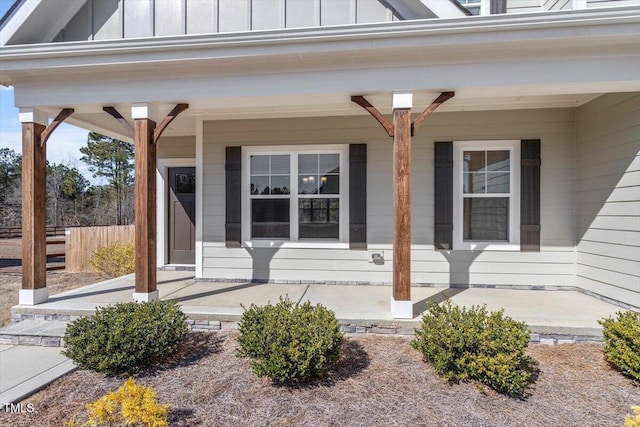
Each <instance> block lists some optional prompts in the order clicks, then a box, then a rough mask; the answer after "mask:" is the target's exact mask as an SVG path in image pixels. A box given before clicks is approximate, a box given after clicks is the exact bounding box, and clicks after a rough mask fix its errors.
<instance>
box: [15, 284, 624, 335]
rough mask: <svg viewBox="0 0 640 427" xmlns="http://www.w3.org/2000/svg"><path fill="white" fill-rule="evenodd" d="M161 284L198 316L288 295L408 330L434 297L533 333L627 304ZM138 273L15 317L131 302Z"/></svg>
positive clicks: (422, 291) (521, 293)
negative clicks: (409, 304) (397, 311)
mask: <svg viewBox="0 0 640 427" xmlns="http://www.w3.org/2000/svg"><path fill="white" fill-rule="evenodd" d="M158 290H159V295H160V298H161V299H163V300H176V301H178V302H179V303H180V304H181V305H182V308H183V311H184V312H185V313H186V314H187V315H188V317H189V318H190V319H194V320H216V321H222V322H235V321H237V320H239V319H240V316H241V315H242V312H243V310H244V309H243V308H242V306H245V307H249V305H251V304H252V303H253V304H257V305H264V304H267V303H269V302H272V303H275V302H277V301H278V300H279V298H280V296H286V295H288V296H289V298H290V299H291V300H293V301H300V302H304V301H307V300H309V301H311V303H313V304H315V303H321V304H323V305H324V306H325V307H327V308H329V309H331V310H333V311H334V312H335V313H336V316H337V317H338V319H339V320H340V321H341V323H343V324H350V325H358V326H378V327H385V326H391V325H395V326H396V327H398V328H402V329H404V330H405V331H406V330H407V329H411V328H413V327H415V326H417V325H418V322H419V320H420V315H421V313H422V312H423V311H424V310H425V309H426V304H427V301H434V302H442V301H444V300H445V298H447V297H448V298H450V299H451V301H452V302H453V303H454V304H457V305H463V306H467V307H469V306H471V305H481V304H486V305H487V308H488V309H489V310H499V309H504V310H505V314H506V315H508V316H511V317H513V318H514V319H516V320H520V321H524V322H526V323H527V325H528V326H529V328H530V329H531V331H532V332H533V333H540V334H558V335H583V336H601V334H602V332H601V331H602V328H601V327H600V325H599V324H598V319H601V318H604V317H608V316H610V315H613V314H615V312H616V311H620V310H622V309H621V308H620V307H618V306H615V305H612V304H609V303H606V302H604V301H601V300H599V299H597V298H594V297H591V296H588V295H585V294H582V293H580V292H577V291H561V290H554V291H545V290H513V289H485V288H433V287H413V288H411V292H412V301H413V307H414V310H413V311H414V316H415V317H414V319H412V320H398V319H393V318H392V317H391V313H390V298H391V287H390V286H345V285H323V284H273V283H268V284H259V283H246V282H245V283H220V282H211V281H199V280H196V279H194V276H193V272H191V271H158ZM132 294H133V275H128V276H123V277H120V278H117V279H112V280H108V281H104V282H100V283H95V284H93V285H89V286H85V287H82V288H78V289H74V290H71V291H67V292H64V293H61V294H57V295H54V296H52V297H50V299H49V301H48V302H46V303H43V304H39V305H36V306H24V305H18V306H15V307H13V308H12V314H13V316H14V318H17V317H19V316H18V315H24V314H33V315H34V318H35V319H42V320H45V318H52V316H53V315H63V316H64V315H67V316H81V315H89V314H92V313H93V312H94V311H95V309H96V307H99V306H105V305H108V304H115V303H118V302H126V301H131V298H132Z"/></svg>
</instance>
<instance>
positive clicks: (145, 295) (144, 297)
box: [132, 289, 160, 302]
mask: <svg viewBox="0 0 640 427" xmlns="http://www.w3.org/2000/svg"><path fill="white" fill-rule="evenodd" d="M132 299H133V301H135V302H149V301H157V300H159V299H160V296H159V292H158V290H157V289H156V290H155V291H152V292H134V293H133V297H132Z"/></svg>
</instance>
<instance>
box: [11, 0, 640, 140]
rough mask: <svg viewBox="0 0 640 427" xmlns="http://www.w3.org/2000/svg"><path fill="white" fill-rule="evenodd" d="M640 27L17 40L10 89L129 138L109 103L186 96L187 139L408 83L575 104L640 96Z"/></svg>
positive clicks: (535, 22)
mask: <svg viewBox="0 0 640 427" xmlns="http://www.w3.org/2000/svg"><path fill="white" fill-rule="evenodd" d="M639 25H640V8H638V7H621V8H612V9H611V10H597V11H593V10H577V11H566V12H559V13H535V14H526V15H500V16H482V17H466V18H462V19H436V20H420V21H403V22H392V23H381V24H364V25H363V24H360V25H347V26H339V27H330V28H329V27H324V28H308V29H285V30H273V31H254V32H246V33H230V34H213V35H198V36H193V35H189V36H174V37H156V38H146V39H124V40H111V41H91V42H71V43H54V44H40V45H22V46H7V47H3V50H2V52H0V83H2V84H4V85H12V86H14V88H15V103H16V105H17V106H19V107H34V106H37V107H40V108H42V109H44V110H45V111H50V113H51V114H53V113H54V112H55V111H58V110H59V109H60V108H61V107H71V108H74V109H75V110H76V113H75V114H74V117H73V118H72V119H71V120H70V122H71V123H74V124H77V125H80V126H84V127H90V128H92V129H96V130H99V131H102V132H105V133H108V134H111V135H114V136H118V137H122V138H123V139H125V140H127V139H128V138H127V135H123V133H122V131H121V129H119V128H118V126H117V124H115V123H113V122H110V121H109V119H108V118H105V117H104V114H103V112H102V107H104V106H107V105H109V106H115V107H117V108H119V109H121V110H123V111H128V110H129V108H128V107H129V106H130V104H131V103H135V102H150V103H156V104H157V105H158V106H159V108H160V110H161V112H168V111H169V110H170V109H171V108H172V107H173V105H175V103H176V102H188V103H189V104H190V106H191V107H190V110H189V114H188V116H190V117H191V118H192V119H191V121H189V120H182V121H181V123H182V125H183V129H177V128H175V127H173V128H170V129H168V130H167V135H184V134H193V129H195V118H194V117H196V116H200V117H206V118H208V119H209V118H210V119H228V118H248V117H275V116H278V117H285V116H311V115H342V114H362V113H361V112H360V111H358V109H357V107H355V106H353V105H352V104H351V103H350V101H349V98H350V96H351V95H362V94H365V95H367V96H368V98H369V99H370V100H372V102H375V103H376V104H378V105H387V106H388V105H390V96H391V95H390V94H391V92H392V91H395V90H403V89H410V90H412V91H413V92H414V93H415V94H416V95H417V96H416V108H422V107H425V106H426V104H427V103H428V102H429V101H430V100H431V99H433V96H434V95H436V96H437V94H438V93H440V92H442V91H446V90H455V91H456V98H455V99H454V100H452V101H451V102H450V103H447V105H445V106H443V108H442V111H460V110H469V109H500V108H532V107H533V108H537V107H541V106H549V105H551V106H577V105H581V104H582V103H584V102H586V101H588V100H589V99H591V97H589V96H590V95H592V94H600V93H606V92H625V91H637V90H640V79H638V73H637V70H638V69H640V33H638V31H637V29H638V26H639ZM178 87H179V90H167V88H178ZM420 95H423V96H420ZM421 103H423V105H421ZM163 109H164V110H166V111H162V110H163ZM389 111H390V110H387V111H384V112H385V113H386V112H389Z"/></svg>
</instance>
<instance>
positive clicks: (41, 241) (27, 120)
mask: <svg viewBox="0 0 640 427" xmlns="http://www.w3.org/2000/svg"><path fill="white" fill-rule="evenodd" d="M48 119H49V118H48V116H47V115H45V114H42V113H40V112H39V111H37V110H34V109H29V111H24V110H22V109H21V111H20V121H21V122H22V289H21V290H20V293H19V304H21V305H23V304H25V305H35V304H39V303H41V302H45V301H46V300H47V299H48V298H49V293H48V291H47V228H46V227H47V216H46V212H47V209H46V200H47V184H46V162H47V149H46V144H41V143H40V141H41V137H42V133H43V132H44V130H45V129H46V125H47V121H48Z"/></svg>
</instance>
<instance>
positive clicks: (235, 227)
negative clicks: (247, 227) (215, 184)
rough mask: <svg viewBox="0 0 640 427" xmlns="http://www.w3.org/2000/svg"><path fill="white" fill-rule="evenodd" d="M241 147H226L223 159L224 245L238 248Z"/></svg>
mask: <svg viewBox="0 0 640 427" xmlns="http://www.w3.org/2000/svg"><path fill="white" fill-rule="evenodd" d="M241 164H242V147H227V148H226V157H225V166H224V169H225V224H224V228H225V245H226V246H227V247H228V248H239V247H240V230H241V227H240V225H241V222H242V221H241V215H242V214H241V212H240V211H241V194H242V188H241Z"/></svg>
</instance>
